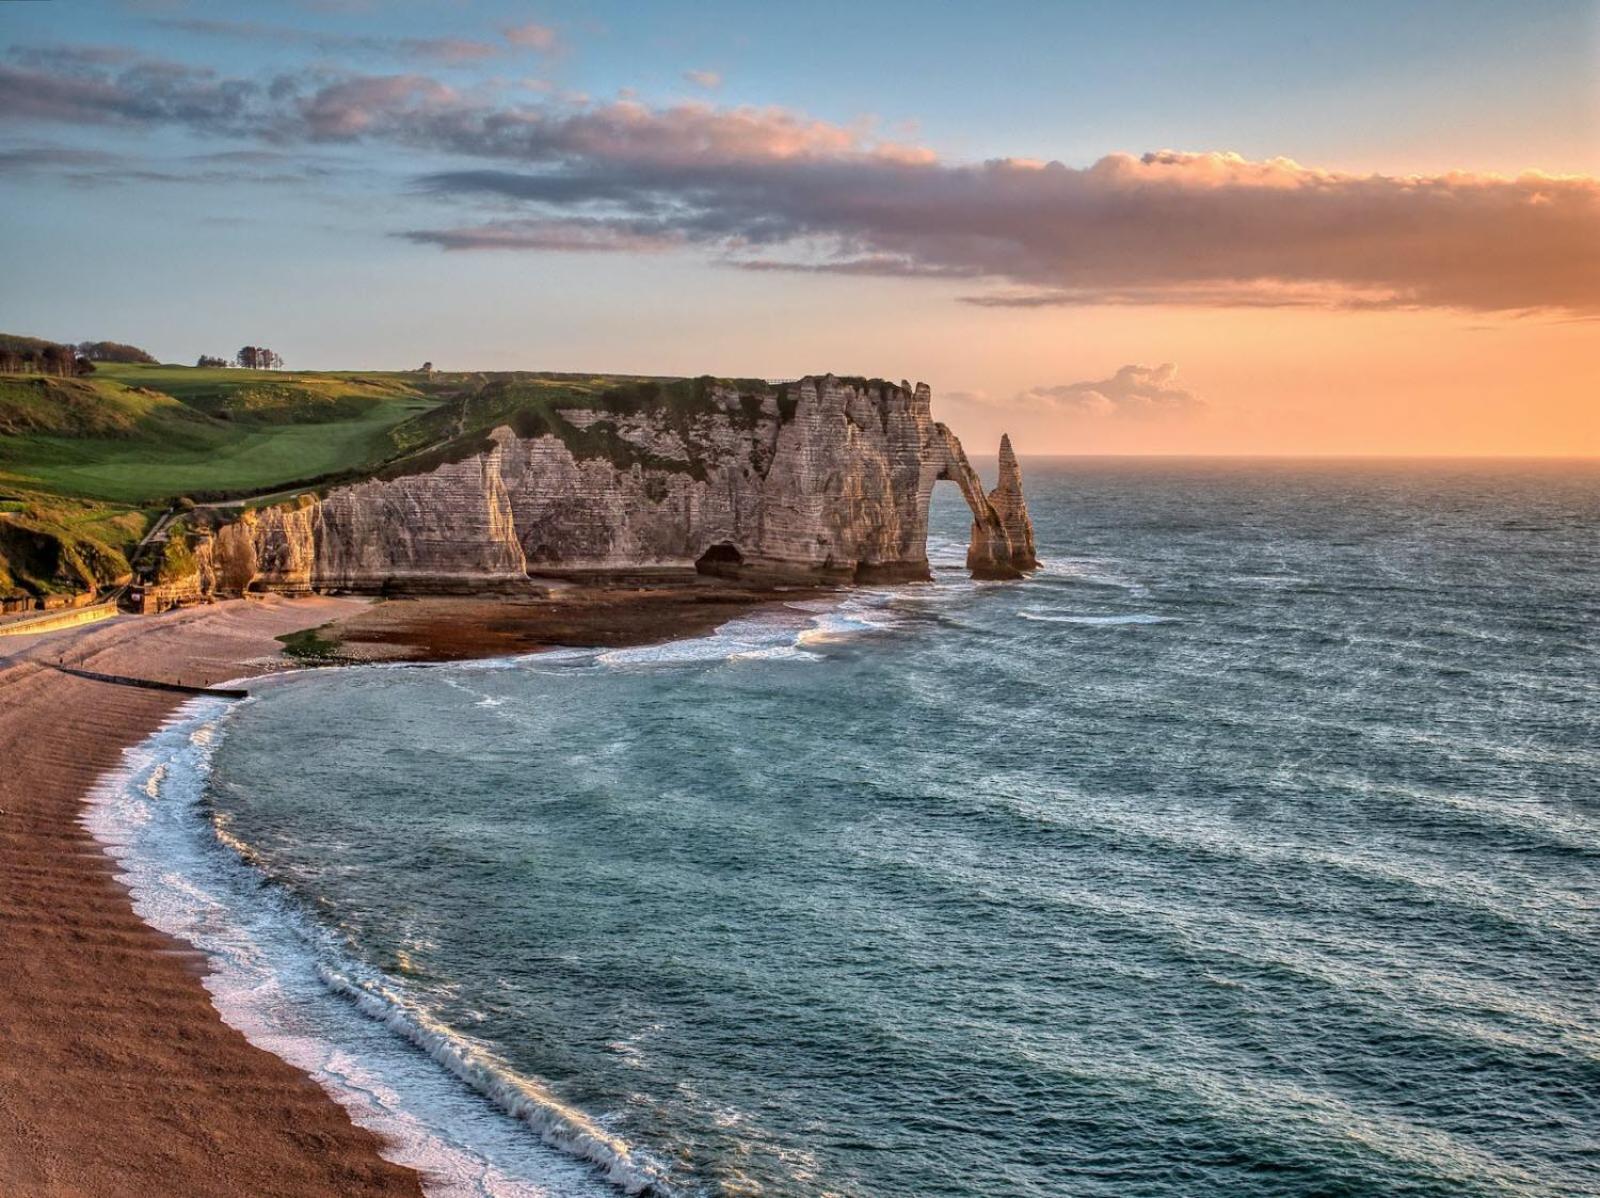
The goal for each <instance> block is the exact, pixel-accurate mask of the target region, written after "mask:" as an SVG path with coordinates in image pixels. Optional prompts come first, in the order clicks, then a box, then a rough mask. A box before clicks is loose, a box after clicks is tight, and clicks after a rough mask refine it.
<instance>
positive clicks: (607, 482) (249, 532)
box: [196, 375, 1038, 594]
mask: <svg viewBox="0 0 1600 1198" xmlns="http://www.w3.org/2000/svg"><path fill="white" fill-rule="evenodd" d="M556 416H557V418H558V424H557V427H556V428H555V430H554V431H539V432H538V433H537V435H528V433H527V432H526V431H524V432H519V431H518V430H517V429H516V428H515V427H514V426H513V424H512V423H507V424H506V425H504V426H500V427H496V428H494V429H492V430H491V431H489V432H488V433H487V435H486V436H485V437H484V438H483V441H482V444H481V445H480V446H478V447H476V448H475V451H474V452H471V453H468V454H465V455H463V456H460V457H458V458H456V459H455V460H448V461H445V462H443V463H442V464H436V465H433V466H431V467H430V468H427V469H421V468H419V469H417V471H416V472H415V473H399V474H398V476H393V477H380V478H374V479H371V480H369V481H365V482H360V483H356V484H354V485H350V486H344V487H338V488H335V489H333V490H330V491H329V492H327V493H326V494H324V495H321V496H311V495H307V496H302V497H300V498H299V499H297V500H295V501H293V502H291V503H287V504H281V505H278V506H274V507H267V508H263V509H260V510H257V511H251V512H247V513H244V514H243V515H241V516H240V517H238V518H237V519H236V520H234V522H232V523H230V524H226V525H224V526H223V527H221V528H220V529H218V530H217V531H216V533H215V534H214V535H213V536H211V537H209V538H207V539H205V540H202V541H201V542H200V543H199V545H197V547H196V559H197V561H198V563H199V567H200V572H201V584H202V587H203V589H205V590H207V591H211V592H214V593H218V594H238V593H241V592H243V591H246V590H272V591H283V592H290V593H294V592H306V591H313V590H314V591H354V592H369V593H371V592H380V593H414V594H423V593H441V592H458V593H460V592H469V593H470V592H483V591H495V590H515V589H518V588H521V587H526V586H527V585H528V583H527V580H528V578H529V576H530V575H534V576H537V575H551V574H555V575H575V576H584V575H597V576H617V575H640V574H651V573H656V572H660V573H670V572H678V571H690V570H695V569H699V570H700V571H702V572H706V573H717V574H723V575H729V576H734V577H744V578H750V579H754V580H762V581H795V582H852V581H856V582H878V581H903V580H915V579H925V578H927V577H928V576H929V570H928V554H927V535H928V502H929V498H930V496H931V494H932V492H933V487H934V484H935V483H936V482H938V481H939V480H941V479H949V480H952V481H954V482H955V483H956V484H957V485H958V486H959V487H960V489H961V493H962V495H963V496H964V497H965V498H966V501H967V504H968V506H969V507H970V508H971V509H972V515H973V523H972V540H971V546H970V548H969V550H968V554H967V565H968V567H969V568H970V569H971V571H972V573H973V575H974V576H975V577H979V578H997V579H1004V578H1019V577H1021V576H1022V574H1023V573H1024V572H1025V571H1027V570H1031V569H1034V568H1035V567H1036V566H1037V565H1038V562H1037V560H1036V558H1035V555H1034V541H1033V526H1032V524H1031V522H1030V521H1029V519H1028V508H1027V503H1026V501H1025V500H1024V499H1023V494H1022V480H1021V473H1020V471H1019V469H1018V466H1017V459H1016V455H1015V454H1014V453H1013V452H1012V449H1011V443H1010V440H1009V439H1002V441H1001V445H1000V476H999V485H998V486H997V487H996V488H995V489H994V490H993V491H990V492H987V493H986V492H985V491H984V489H983V486H982V483H981V482H980V480H979V479H978V476H977V474H976V473H975V472H974V471H973V469H972V467H971V465H970V464H969V463H968V461H967V456H966V454H965V452H963V450H962V448H961V443H960V441H958V440H957V439H956V437H955V435H954V434H953V433H951V431H950V430H949V429H948V428H947V427H945V426H944V425H943V424H940V423H938V422H937V421H935V420H934V419H933V417H932V414H931V394H930V392H929V389H928V387H927V386H926V385H925V384H920V383H919V384H918V385H917V386H916V387H915V388H912V387H911V386H909V385H908V384H906V383H901V384H900V385H899V386H894V385H892V384H888V383H883V382H881V381H865V380H841V379H837V378H834V377H833V376H832V375H826V376H821V377H816V376H813V377H807V378H805V379H801V380H800V381H799V382H797V383H791V384H788V385H786V386H785V387H784V388H783V389H782V390H781V391H776V390H774V391H767V392H754V393H752V392H748V391H741V390H738V389H736V388H734V387H731V386H729V387H723V386H718V387H715V388H713V389H711V390H710V392H709V393H708V395H707V399H706V402H705V404H704V406H703V409H702V410H698V411H695V412H693V413H691V414H688V415H686V414H685V413H684V412H683V411H681V410H676V411H674V410H666V409H657V408H651V407H644V408H642V409H639V410H631V411H616V410H608V409H606V408H603V407H600V408H596V407H576V408H572V409H565V410H561V411H559V412H557V413H556Z"/></svg>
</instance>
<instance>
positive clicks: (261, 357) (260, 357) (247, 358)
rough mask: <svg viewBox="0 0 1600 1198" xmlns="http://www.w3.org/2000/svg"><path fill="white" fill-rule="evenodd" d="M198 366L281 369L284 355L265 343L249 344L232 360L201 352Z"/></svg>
mask: <svg viewBox="0 0 1600 1198" xmlns="http://www.w3.org/2000/svg"><path fill="white" fill-rule="evenodd" d="M195 365H196V366H202V367H211V368H213V369H220V368H221V367H224V366H240V367H243V368H244V369H245V370H279V369H281V368H282V367H283V355H281V354H279V353H276V352H274V351H273V350H270V349H268V348H267V347H266V346H264V345H247V346H245V347H244V348H243V349H241V350H240V351H239V352H238V353H236V354H234V355H233V359H232V360H231V361H230V360H229V359H227V358H218V357H216V356H215V355H212V354H201V355H200V360H199V361H197V362H196V363H195Z"/></svg>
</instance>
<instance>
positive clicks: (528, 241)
mask: <svg viewBox="0 0 1600 1198" xmlns="http://www.w3.org/2000/svg"><path fill="white" fill-rule="evenodd" d="M395 236H397V237H400V238H402V239H403V240H406V241H410V242H414V243H416V244H418V245H436V246H438V247H439V248H440V249H445V250H543V251H547V252H555V253H618V252H627V253H653V252H658V251H661V250H667V249H671V248H673V247H674V246H676V245H679V244H681V243H682V238H680V237H678V236H676V235H675V234H674V233H673V232H672V230H670V229H667V228H660V227H657V228H652V227H650V225H649V224H648V223H646V222H639V223H638V225H637V226H636V227H635V228H632V229H629V228H625V227H623V226H622V225H621V224H619V223H618V222H616V221H596V220H540V219H537V218H535V219H530V220H501V221H489V222H487V223H485V224H481V225H471V226H465V227H462V228H456V229H415V230H410V231H407V232H404V233H397V234H396V235H395Z"/></svg>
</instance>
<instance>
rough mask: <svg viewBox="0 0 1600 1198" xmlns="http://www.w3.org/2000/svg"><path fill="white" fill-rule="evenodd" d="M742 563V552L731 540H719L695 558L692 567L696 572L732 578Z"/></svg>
mask: <svg viewBox="0 0 1600 1198" xmlns="http://www.w3.org/2000/svg"><path fill="white" fill-rule="evenodd" d="M742 565H744V554H742V553H740V552H739V547H738V546H737V545H735V544H734V543H733V542H732V541H719V542H717V544H715V545H713V546H711V548H709V549H707V550H706V551H705V552H704V553H702V554H701V555H700V556H699V557H698V558H696V559H695V563H694V568H695V572H696V573H698V574H710V575H712V576H713V577H721V578H732V577H735V576H736V575H737V574H738V573H739V567H740V566H742Z"/></svg>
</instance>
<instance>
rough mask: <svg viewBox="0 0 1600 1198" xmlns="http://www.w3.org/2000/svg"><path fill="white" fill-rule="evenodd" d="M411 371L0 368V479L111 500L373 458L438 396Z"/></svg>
mask: <svg viewBox="0 0 1600 1198" xmlns="http://www.w3.org/2000/svg"><path fill="white" fill-rule="evenodd" d="M428 390H429V388H428V385H427V384H426V383H423V382H420V381H419V380H418V379H417V378H416V376H411V375H345V374H337V375H328V374H316V375H288V374H280V373H277V372H266V371H246V370H200V369H196V368H191V367H181V366H138V365H125V364H107V365H105V366H102V367H101V368H100V370H99V371H98V372H97V373H95V374H94V375H92V376H89V377H88V378H81V379H46V378H43V377H41V376H38V375H7V376H0V486H7V485H10V486H14V487H25V488H29V489H33V490H40V491H53V492H57V493H60V494H63V495H74V496H80V497H85V498H92V499H101V500H108V501H112V502H116V503H123V504H146V503H159V502H161V501H163V500H166V499H170V498H172V497H175V496H178V495H185V494H189V495H219V496H220V495H232V494H244V493H248V492H252V491H257V490H264V489H266V488H269V487H274V486H279V485H283V484H287V483H291V482H294V481H296V480H301V479H311V478H316V477H318V476H321V475H325V474H330V473H334V472H341V471H348V470H359V469H361V468H363V467H367V466H375V465H377V464H378V463H380V462H383V461H384V460H386V459H388V458H391V457H393V456H395V454H397V453H399V452H402V450H403V449H404V448H405V447H404V446H403V445H401V444H400V443H399V442H397V441H396V440H395V438H394V437H393V436H391V433H392V430H394V429H395V427H396V426H397V425H400V424H402V423H404V422H405V421H407V420H408V419H411V418H412V417H414V416H417V415H419V414H421V413H423V412H426V411H427V410H428V409H430V408H432V407H434V406H436V405H437V404H438V402H439V398H438V397H437V396H435V395H430V394H429V393H428Z"/></svg>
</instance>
